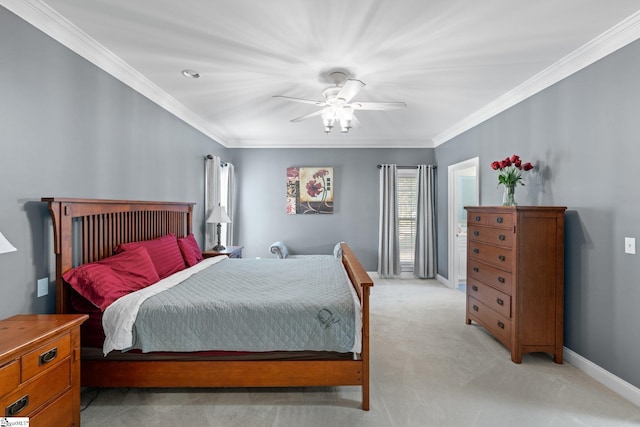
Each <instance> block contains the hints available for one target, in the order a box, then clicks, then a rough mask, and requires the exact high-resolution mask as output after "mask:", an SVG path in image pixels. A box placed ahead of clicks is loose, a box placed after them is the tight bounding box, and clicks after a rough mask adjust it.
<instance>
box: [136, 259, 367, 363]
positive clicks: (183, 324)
mask: <svg viewBox="0 0 640 427" xmlns="http://www.w3.org/2000/svg"><path fill="white" fill-rule="evenodd" d="M356 301H357V297H355V293H354V291H353V288H352V286H351V284H350V282H349V280H348V278H347V275H346V272H345V270H344V267H343V266H342V262H341V261H340V260H339V259H336V258H335V257H333V256H326V257H318V258H315V257H314V258H308V259H305V258H300V259H228V260H225V261H223V262H219V263H217V264H214V265H212V266H211V267H208V268H206V269H205V270H203V271H200V272H198V273H196V274H194V275H193V276H191V277H190V278H188V279H187V280H185V281H183V282H182V283H180V284H179V285H176V286H174V287H173V288H171V289H168V290H165V291H163V292H161V293H159V294H157V295H154V296H152V297H150V298H149V299H147V300H146V301H145V302H143V303H142V305H141V306H140V311H139V313H138V316H137V318H136V320H135V324H134V327H133V348H138V349H141V350H142V351H144V352H149V351H203V350H225V351H254V352H260V351H277V350H286V351H301V350H313V351H337V352H350V351H354V345H355V343H356V338H355V337H356V335H355V334H356V325H357V323H359V322H356V316H360V310H359V305H357V304H356Z"/></svg>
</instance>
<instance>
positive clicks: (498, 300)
mask: <svg viewBox="0 0 640 427" xmlns="http://www.w3.org/2000/svg"><path fill="white" fill-rule="evenodd" d="M496 302H497V303H498V305H504V301H502V300H501V299H500V298H498V299H496Z"/></svg>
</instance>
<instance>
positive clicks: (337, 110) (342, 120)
mask: <svg viewBox="0 0 640 427" xmlns="http://www.w3.org/2000/svg"><path fill="white" fill-rule="evenodd" d="M329 77H330V78H331V80H332V81H333V83H334V86H329V87H328V88H326V89H325V90H323V91H322V96H324V101H314V100H311V99H304V98H293V97H291V96H284V95H275V96H274V98H282V99H286V100H289V101H294V102H300V103H303V104H312V105H315V106H317V107H320V110H318V111H314V112H313V113H309V114H305V115H304V116H300V117H296V118H295V119H292V120H291V121H292V122H300V121H302V120H306V119H308V118H310V117H315V116H321V117H322V122H323V124H324V131H325V133H329V132H331V130H332V129H333V127H334V125H335V124H336V123H337V124H339V125H340V131H341V132H342V133H348V132H349V130H350V129H351V127H352V126H354V125H355V126H358V125H359V124H360V122H359V120H358V119H357V118H356V116H355V115H354V112H355V111H356V110H375V111H388V110H400V109H402V108H404V107H406V106H407V104H405V103H404V102H350V101H351V100H352V99H353V97H354V96H356V95H357V94H358V92H360V90H361V89H362V88H363V87H364V86H365V84H364V83H363V82H361V81H360V80H356V79H347V73H345V72H342V71H333V72H330V73H329Z"/></svg>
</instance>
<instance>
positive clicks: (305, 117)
mask: <svg viewBox="0 0 640 427" xmlns="http://www.w3.org/2000/svg"><path fill="white" fill-rule="evenodd" d="M321 114H322V110H318V111H314V112H313V113H309V114H305V115H304V116H300V117H296V118H295V119H291V121H292V122H301V121H303V120H306V119H308V118H310V117H315V116H319V115H321Z"/></svg>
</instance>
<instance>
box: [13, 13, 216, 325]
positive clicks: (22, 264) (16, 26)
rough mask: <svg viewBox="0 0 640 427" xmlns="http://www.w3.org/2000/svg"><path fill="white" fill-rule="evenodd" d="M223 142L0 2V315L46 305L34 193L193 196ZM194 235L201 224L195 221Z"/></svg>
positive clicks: (199, 196)
mask: <svg viewBox="0 0 640 427" xmlns="http://www.w3.org/2000/svg"><path fill="white" fill-rule="evenodd" d="M226 151H227V150H226V149H224V148H223V147H222V146H220V145H218V144H217V143H215V142H213V141H212V140H211V139H209V138H207V137H206V136H204V135H203V134H202V133H200V132H198V131H196V130H194V129H193V128H192V127H190V126H188V125H186V124H185V123H184V122H182V121H180V120H179V119H177V118H175V117H174V116H173V115H171V114H169V113H167V112H166V111H164V110H163V109H161V108H160V107H158V106H157V105H156V104H154V103H152V102H151V101H149V100H148V99H146V98H144V97H143V96H141V95H139V94H138V93H136V92H134V91H133V90H131V89H130V88H128V87H127V86H125V85H123V84H122V83H120V82H119V81H117V80H115V79H114V78H113V77H111V76H109V75H108V74H106V73H105V72H103V71H101V70H99V69H98V68H97V67H95V66H93V65H92V64H90V63H89V62H87V61H86V60H84V59H82V58H80V57H79V56H78V55H76V54H75V53H73V52H71V51H70V50H68V49H67V48H65V47H64V46H62V45H61V44H59V43H58V42H56V41H54V40H52V39H51V38H49V37H48V36H46V35H44V34H43V33H41V32H40V31H38V30H36V29H34V28H33V27H32V26H31V25H29V24H27V23H25V22H24V21H23V20H22V19H20V18H18V17H16V16H15V15H13V14H12V13H11V12H9V11H7V10H6V9H4V8H2V7H0V186H1V187H0V232H2V233H3V234H4V235H5V236H6V237H7V238H8V239H9V241H11V243H13V245H14V246H16V247H17V248H18V251H17V252H12V253H8V254H0V276H1V277H2V280H1V281H0V318H5V317H8V316H11V315H13V314H16V313H45V312H52V311H54V307H55V306H54V299H55V298H54V287H53V286H52V285H50V287H49V288H50V290H49V295H48V296H46V297H42V298H36V280H37V279H39V278H43V277H49V279H50V280H51V281H53V280H54V278H55V277H54V273H55V264H54V262H53V257H52V243H51V222H50V220H49V214H48V211H47V209H46V205H45V204H44V203H41V202H40V201H39V200H40V198H41V197H43V196H44V197H50V196H51V197H91V198H112V199H144V200H174V201H192V202H196V203H197V205H196V208H195V221H196V223H201V222H202V218H203V215H204V214H203V205H204V200H203V194H204V188H203V185H204V184H203V182H204V178H203V177H204V155H205V154H207V153H212V154H217V155H219V156H222V157H223V158H224V157H226ZM196 232H197V238H198V240H199V241H202V237H201V236H202V234H201V233H202V230H196Z"/></svg>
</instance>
